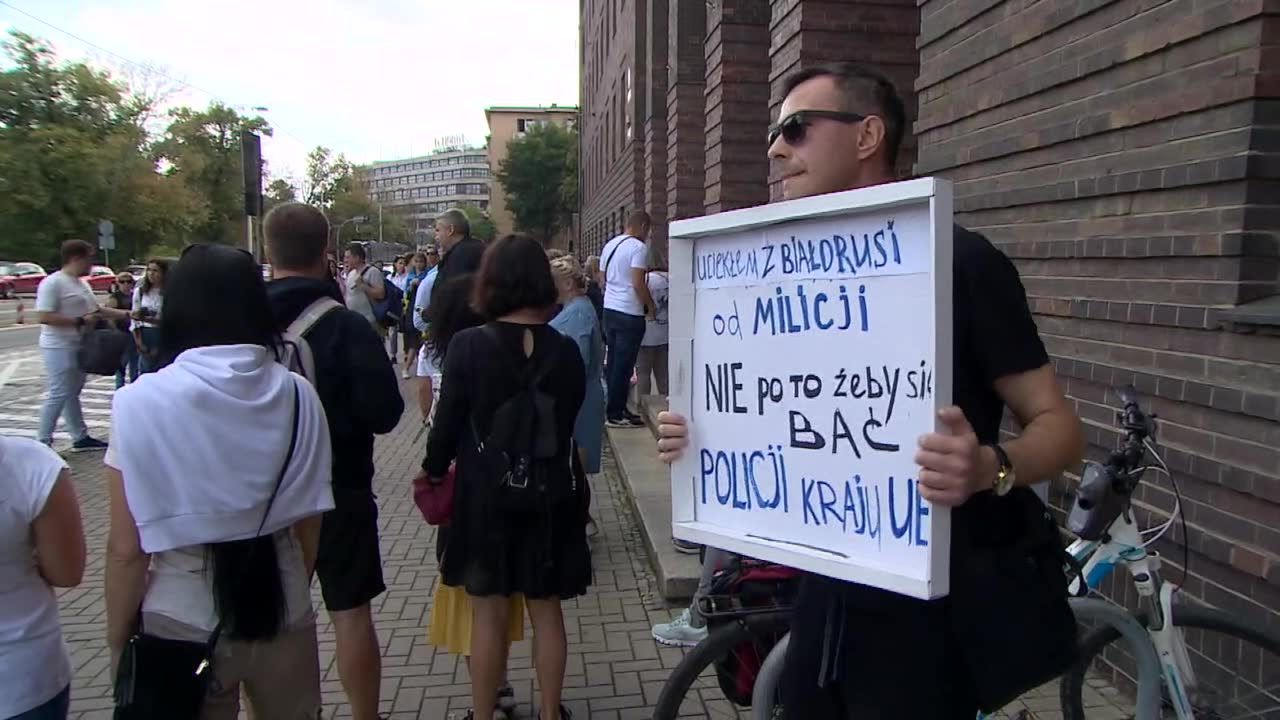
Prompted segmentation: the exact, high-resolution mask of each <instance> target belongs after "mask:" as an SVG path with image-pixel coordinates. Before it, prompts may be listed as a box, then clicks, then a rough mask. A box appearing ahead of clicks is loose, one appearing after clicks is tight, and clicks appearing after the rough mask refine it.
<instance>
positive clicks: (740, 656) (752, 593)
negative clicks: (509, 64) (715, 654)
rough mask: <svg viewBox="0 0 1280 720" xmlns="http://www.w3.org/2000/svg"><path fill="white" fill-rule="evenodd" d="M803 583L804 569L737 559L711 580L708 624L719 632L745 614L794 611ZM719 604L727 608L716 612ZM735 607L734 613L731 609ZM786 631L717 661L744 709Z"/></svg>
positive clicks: (723, 686)
mask: <svg viewBox="0 0 1280 720" xmlns="http://www.w3.org/2000/svg"><path fill="white" fill-rule="evenodd" d="M799 583H800V571H799V570H796V569H794V568H789V567H785V566H782V565H776V564H774V563H766V562H761V561H759V560H752V559H750V558H738V559H737V560H735V561H734V562H733V563H731V564H729V565H728V566H727V567H725V568H724V569H722V570H719V571H717V572H716V574H715V577H714V578H713V579H712V581H711V592H710V594H709V595H708V597H707V598H706V599H705V601H704V605H705V606H706V608H707V610H708V612H705V613H704V616H705V617H706V618H707V626H708V627H709V628H714V627H715V626H716V625H718V624H720V623H723V622H733V619H734V618H735V617H740V616H741V615H742V614H743V613H744V611H745V612H751V611H752V610H758V611H760V612H768V611H769V610H770V609H771V608H777V609H785V608H789V607H791V605H792V604H793V603H794V602H795V597H796V589H797V587H798V586H799ZM720 606H724V607H725V609H723V610H720V611H717V610H718V608H719V607H720ZM730 607H732V608H734V609H733V610H730V609H728V608H730ZM785 632H786V630H785V629H783V630H780V631H779V632H777V633H771V634H769V635H757V636H756V637H754V638H752V639H751V640H749V641H747V642H744V643H742V644H741V645H739V646H737V647H736V648H734V649H733V650H732V651H730V652H729V654H728V655H725V656H724V657H722V658H720V659H719V660H717V661H716V662H715V669H716V679H717V680H718V681H719V683H720V690H721V691H722V692H723V693H724V696H725V697H726V698H728V699H729V701H730V702H732V703H733V704H735V705H737V706H739V707H750V706H751V693H752V691H754V690H755V686H756V675H757V674H758V673H759V672H760V666H761V665H762V664H763V663H764V659H765V658H766V657H768V656H769V651H771V650H772V649H773V646H774V645H776V644H778V641H779V640H781V639H782V636H783V634H784V633H785Z"/></svg>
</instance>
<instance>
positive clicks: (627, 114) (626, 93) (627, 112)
mask: <svg viewBox="0 0 1280 720" xmlns="http://www.w3.org/2000/svg"><path fill="white" fill-rule="evenodd" d="M622 94H623V101H622V102H623V105H622V123H623V131H622V133H623V138H624V139H626V140H630V139H631V66H630V65H628V66H627V69H626V71H625V72H624V73H623V75H622Z"/></svg>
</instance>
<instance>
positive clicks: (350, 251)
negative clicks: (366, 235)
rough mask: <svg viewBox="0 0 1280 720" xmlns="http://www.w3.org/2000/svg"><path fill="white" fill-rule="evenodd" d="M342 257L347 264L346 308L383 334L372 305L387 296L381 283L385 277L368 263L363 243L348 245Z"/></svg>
mask: <svg viewBox="0 0 1280 720" xmlns="http://www.w3.org/2000/svg"><path fill="white" fill-rule="evenodd" d="M343 259H344V260H345V261H346V265H347V274H346V282H347V308H348V309H350V310H352V311H354V312H358V313H360V314H361V315H363V316H364V319H365V320H368V321H369V324H371V325H373V326H374V328H375V329H377V330H378V334H379V335H381V334H383V332H384V331H385V330H384V328H381V327H379V326H378V322H377V319H376V318H375V317H374V315H373V306H374V304H375V303H378V302H380V301H381V300H382V299H383V298H384V297H386V296H387V289H386V287H384V285H383V284H384V283H385V282H386V278H385V277H384V276H383V274H382V271H381V270H379V269H378V268H376V267H373V266H372V265H369V264H368V262H367V257H366V255H365V252H364V246H363V245H358V244H354V243H353V244H351V245H348V246H347V252H346V255H345V256H344V257H343Z"/></svg>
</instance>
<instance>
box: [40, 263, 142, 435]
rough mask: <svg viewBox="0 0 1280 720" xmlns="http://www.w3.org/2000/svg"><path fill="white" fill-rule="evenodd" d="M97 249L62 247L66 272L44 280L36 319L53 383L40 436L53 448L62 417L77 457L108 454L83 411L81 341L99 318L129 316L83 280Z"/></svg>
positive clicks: (111, 318) (50, 378) (44, 408)
mask: <svg viewBox="0 0 1280 720" xmlns="http://www.w3.org/2000/svg"><path fill="white" fill-rule="evenodd" d="M93 253H94V250H93V246H92V245H90V244H89V243H87V242H85V241H83V240H68V241H66V242H64V243H63V244H62V269H60V270H58V271H57V272H55V273H53V274H52V275H50V276H49V277H47V278H45V279H44V280H41V281H40V285H39V287H37V288H36V314H37V315H38V316H39V318H40V355H41V357H43V359H44V371H45V375H47V376H48V379H49V396H48V397H47V398H46V399H45V401H44V406H43V407H42V408H41V409H40V430H39V435H38V437H37V439H38V440H40V442H42V443H44V444H45V445H49V446H52V445H53V429H54V426H56V425H57V424H58V416H59V415H62V418H63V420H65V421H66V423H67V431H68V432H69V433H71V438H72V445H71V449H72V451H73V452H81V451H87V450H104V449H106V447H107V444H106V443H105V442H102V441H101V440H97V439H95V438H92V437H90V436H89V428H88V427H86V426H85V423H84V413H83V412H82V411H81V409H80V390H81V389H82V388H83V387H84V379H85V373H84V371H83V370H81V369H80V358H79V350H80V338H81V333H83V332H84V329H85V327H86V326H91V325H92V324H93V323H94V322H96V321H97V319H98V318H99V317H102V318H106V319H108V320H127V319H128V318H129V313H128V311H125V310H116V309H114V308H104V307H101V306H100V305H98V301H97V299H96V298H94V296H93V291H92V290H90V289H89V284H88V283H86V282H85V281H84V276H85V275H88V274H89V268H90V267H91V266H92V264H93Z"/></svg>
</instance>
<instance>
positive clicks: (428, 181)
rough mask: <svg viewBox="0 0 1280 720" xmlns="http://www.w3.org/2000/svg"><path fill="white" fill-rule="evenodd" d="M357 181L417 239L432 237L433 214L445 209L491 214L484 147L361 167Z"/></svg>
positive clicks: (455, 149) (487, 156)
mask: <svg viewBox="0 0 1280 720" xmlns="http://www.w3.org/2000/svg"><path fill="white" fill-rule="evenodd" d="M361 182H363V183H364V186H365V190H366V191H367V192H368V194H369V199H370V200H372V201H373V202H375V203H381V204H382V206H383V210H384V211H385V212H398V213H401V214H403V215H404V217H405V218H406V219H407V220H408V222H409V227H410V228H411V229H412V230H413V231H414V233H415V236H416V237H417V238H418V239H419V240H425V239H426V238H429V237H430V236H432V235H433V231H434V226H435V219H436V216H437V215H439V214H440V213H442V212H444V211H445V210H448V209H449V208H452V207H461V206H463V205H471V206H473V207H476V208H479V209H480V210H482V211H485V212H488V211H489V198H490V172H489V155H488V153H487V151H486V150H485V148H483V147H456V146H455V147H448V148H445V149H442V150H440V151H438V152H434V153H432V154H430V155H422V156H419V157H413V158H406V159H403V160H388V161H385V162H376V163H372V164H371V165H369V166H367V167H365V168H364V169H363V172H362V174H361Z"/></svg>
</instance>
